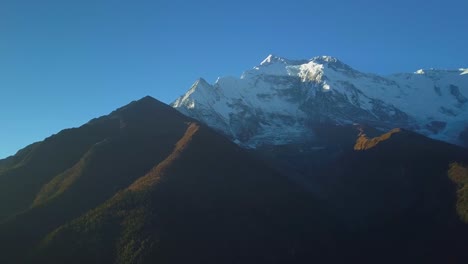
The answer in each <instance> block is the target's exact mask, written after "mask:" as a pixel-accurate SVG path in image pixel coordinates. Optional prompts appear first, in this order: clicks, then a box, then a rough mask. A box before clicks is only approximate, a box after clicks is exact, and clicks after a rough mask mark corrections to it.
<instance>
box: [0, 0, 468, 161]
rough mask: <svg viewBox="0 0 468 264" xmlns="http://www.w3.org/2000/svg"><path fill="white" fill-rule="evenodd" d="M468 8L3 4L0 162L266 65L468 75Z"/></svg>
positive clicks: (395, 3)
mask: <svg viewBox="0 0 468 264" xmlns="http://www.w3.org/2000/svg"><path fill="white" fill-rule="evenodd" d="M467 12H468V1H466V0H444V1H431V0H426V1H411V0H392V1H389V0H388V1H375V0H373V1H371V0H366V1H363V0H361V1H360V0H356V1H350V0H335V1H311V0H309V1H306V0H304V1H294V0H289V1H284V0H282V1H275V0H271V1H252V0H251V1H244V0H239V1H220V0H217V1H203V0H198V1H189V0H185V1H180V0H152V1H149V0H148V1H145V0H133V1H129V0H128V1H119V0H113V1H103V0H80V1H64V0H41V1H37V0H29V1H24V0H1V1H0V157H5V156H7V155H11V154H13V153H15V152H16V151H17V150H18V149H20V148H22V147H24V146H26V145H28V144H29V143H32V142H34V141H38V140H42V139H44V138H45V137H47V136H49V135H51V134H53V133H57V132H58V131H60V130H61V129H63V128H67V127H76V126H79V125H81V124H83V123H85V122H87V121H88V120H89V119H91V118H93V117H97V116H100V115H103V114H107V113H108V112H110V111H112V110H113V109H115V108H117V107H119V106H121V105H124V104H126V103H128V102H129V101H131V100H135V99H138V98H140V97H143V96H145V95H151V96H153V97H155V98H158V99H159V100H161V101H163V102H166V103H169V102H171V101H172V100H174V99H175V98H176V97H177V96H179V95H181V94H182V93H184V92H185V91H186V90H187V89H188V88H189V87H190V85H191V84H192V83H193V82H194V81H195V80H196V79H197V78H199V77H204V78H205V79H206V80H208V81H209V82H213V81H215V80H216V78H217V77H218V76H225V75H234V76H239V75H240V74H241V73H242V71H244V70H246V69H249V68H251V67H253V66H255V65H257V64H258V63H259V62H260V61H261V60H262V59H263V58H265V57H266V56H267V55H268V54H270V53H273V54H276V55H278V56H283V57H286V58H293V59H294V58H297V59H299V58H311V57H314V56H317V55H331V56H335V57H338V58H339V59H341V60H343V61H344V62H346V63H348V64H350V65H351V66H353V67H355V68H356V69H358V70H362V71H366V72H374V73H382V74H388V73H393V72H404V71H414V70H416V69H419V68H429V67H434V68H459V67H468V65H467V64H468V15H467Z"/></svg>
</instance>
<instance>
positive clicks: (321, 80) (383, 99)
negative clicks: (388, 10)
mask: <svg viewBox="0 0 468 264" xmlns="http://www.w3.org/2000/svg"><path fill="white" fill-rule="evenodd" d="M467 73H468V70H466V69H459V70H452V71H450V70H433V69H430V70H418V71H417V72H415V73H403V74H394V75H390V76H385V77H384V76H378V75H375V74H367V73H362V72H359V71H357V70H355V69H353V68H351V67H350V66H348V65H346V64H344V63H343V62H341V61H339V60H337V59H335V58H332V57H327V56H323V57H315V58H313V59H310V60H288V59H284V58H279V57H275V56H272V55H270V56H268V57H267V58H266V59H265V60H264V61H263V62H261V63H260V65H259V66H256V67H254V68H253V69H251V70H248V71H246V72H245V73H244V74H242V76H241V77H240V78H234V77H223V78H219V79H218V80H217V81H216V82H215V83H214V84H213V85H211V84H209V83H207V82H206V81H205V80H203V79H200V80H198V81H197V82H195V84H194V85H193V86H192V87H191V88H190V90H189V91H188V92H187V93H186V94H185V95H183V96H181V97H180V98H178V99H177V100H176V101H175V102H174V103H173V104H172V106H173V107H175V108H176V109H177V110H179V111H180V112H182V113H184V114H185V115H188V116H191V117H193V118H195V119H197V120H200V121H202V122H204V123H206V124H208V125H209V126H211V127H212V128H215V129H217V130H218V131H221V132H223V133H224V134H225V135H227V136H229V137H230V138H232V139H233V140H234V141H235V142H236V143H239V144H241V145H243V146H247V147H257V146H259V145H272V144H273V145H280V144H286V143H293V142H303V141H304V140H308V139H313V138H314V137H315V136H316V135H315V134H316V131H315V129H314V127H316V126H320V125H321V124H339V125H347V124H353V123H359V124H366V125H370V126H373V127H376V128H380V129H391V128H394V127H401V128H406V129H408V130H411V131H415V132H418V133H421V134H424V135H427V136H429V137H432V138H435V139H439V140H444V141H447V142H450V143H455V144H460V145H463V144H466V145H468V144H467V136H466V135H467V132H466V131H467V129H468V75H467Z"/></svg>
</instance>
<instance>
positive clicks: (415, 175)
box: [251, 126, 468, 263]
mask: <svg viewBox="0 0 468 264" xmlns="http://www.w3.org/2000/svg"><path fill="white" fill-rule="evenodd" d="M325 131H327V132H329V133H328V134H320V136H321V137H323V138H324V140H322V142H321V147H320V148H318V147H316V144H315V143H311V144H286V145H276V146H275V145H268V146H261V147H258V148H256V149H252V150H251V152H252V153H255V155H258V156H259V157H260V158H263V159H264V160H266V161H267V162H270V164H272V166H274V167H275V168H277V169H278V170H279V171H282V172H284V174H285V175H288V177H289V178H290V179H291V180H292V181H294V182H296V183H298V184H300V185H301V186H304V187H305V188H306V189H307V190H309V191H310V192H311V193H313V194H314V196H315V197H317V198H318V199H320V200H321V201H322V203H323V204H325V205H326V206H327V207H328V208H330V210H331V212H332V215H333V216H334V218H335V219H339V221H340V223H341V224H340V225H342V226H344V227H346V228H345V229H346V230H347V231H348V232H349V233H348V234H351V237H347V238H346V235H345V238H343V237H342V236H340V240H341V239H345V240H347V241H348V242H349V243H352V244H353V246H351V245H348V246H349V247H345V248H344V249H342V250H343V251H340V254H344V255H347V256H348V258H349V260H351V259H353V260H357V259H359V261H360V262H361V263H464V262H466V260H467V259H468V252H467V251H466V248H467V247H468V239H467V237H468V225H467V224H466V222H467V215H468V210H467V208H468V200H467V199H466V197H467V189H466V183H467V182H468V181H467V179H468V170H467V167H466V165H464V164H468V150H467V149H465V148H462V147H458V146H455V145H451V144H447V143H445V142H441V141H437V140H432V139H429V138H427V137H424V136H422V135H420V134H417V133H414V132H410V131H407V130H403V129H393V130H390V131H388V132H387V133H383V134H379V132H378V131H372V129H370V131H369V132H367V131H368V129H366V128H362V127H356V126H335V127H327V128H325ZM452 181H453V183H452ZM454 183H455V184H454ZM383 256H385V257H383Z"/></svg>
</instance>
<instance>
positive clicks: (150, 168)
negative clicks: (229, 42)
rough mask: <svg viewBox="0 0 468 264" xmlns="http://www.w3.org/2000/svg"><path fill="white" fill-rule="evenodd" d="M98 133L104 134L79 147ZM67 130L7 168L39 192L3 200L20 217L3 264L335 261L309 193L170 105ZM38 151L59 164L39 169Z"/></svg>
mask: <svg viewBox="0 0 468 264" xmlns="http://www.w3.org/2000/svg"><path fill="white" fill-rule="evenodd" d="M98 128H99V129H98ZM95 130H98V131H106V132H108V133H102V134H99V136H100V137H98V136H96V137H92V139H93V140H89V141H84V140H83V139H82V137H84V138H86V139H88V138H89V137H91V136H92V135H93V134H92V133H90V132H89V131H95ZM67 131H68V132H67ZM67 131H65V132H61V133H59V134H57V135H54V136H52V137H50V138H49V139H47V140H45V141H43V142H40V143H37V144H36V145H34V146H32V147H29V148H27V149H25V150H23V151H21V152H20V153H18V155H17V156H15V157H13V158H10V159H9V160H7V161H2V163H1V164H7V165H4V168H5V170H3V171H2V172H1V173H0V179H2V180H4V181H5V183H6V184H7V186H5V187H4V188H5V189H7V188H8V184H10V185H11V186H16V185H21V184H23V183H24V182H27V181H29V180H31V179H33V180H34V182H37V183H38V184H37V186H34V187H35V188H30V189H25V190H24V193H21V192H15V193H10V194H9V195H8V196H7V194H3V195H5V197H6V198H7V200H8V201H10V202H11V203H14V204H18V205H21V207H20V206H18V207H17V208H18V210H15V211H13V210H4V211H3V214H4V215H5V216H6V217H5V218H4V219H3V221H2V222H1V223H0V246H1V248H2V249H3V250H2V254H0V261H1V262H2V263H23V262H26V263H115V262H117V263H147V262H154V261H162V262H170V263H182V262H184V263H185V262H188V261H196V262H201V261H203V262H208V263H219V262H229V261H232V260H237V261H238V262H243V263H245V262H251V263H254V262H255V263H262V262H271V261H288V262H290V261H292V262H299V261H301V260H304V259H311V258H316V259H323V258H325V257H328V256H331V257H333V254H331V253H330V252H331V249H333V248H334V246H335V243H332V239H334V237H336V236H335V235H332V234H333V233H334V232H335V231H336V228H335V226H334V225H333V224H332V222H333V221H332V220H331V219H330V218H328V217H327V213H326V210H325V208H322V207H321V206H320V205H319V204H318V203H317V202H316V201H315V199H314V198H313V196H312V195H310V194H309V193H308V192H306V191H305V190H304V189H303V188H302V187H300V186H298V185H295V184H294V183H292V182H290V181H289V180H288V178H287V177H285V176H283V175H280V174H278V173H276V172H275V171H273V170H272V169H270V168H269V167H268V166H266V165H265V164H264V163H263V162H259V161H257V160H256V159H253V158H252V157H251V156H250V155H249V154H248V153H246V152H245V151H244V150H242V149H241V148H240V147H238V146H237V145H236V144H234V143H232V142H230V141H229V140H228V139H226V138H225V137H224V136H221V135H218V134H217V133H215V132H213V131H212V130H211V129H209V128H207V127H205V126H204V125H201V124H197V123H196V122H195V121H194V120H193V119H190V118H188V117H185V116H183V115H182V114H180V113H179V112H177V111H176V110H174V109H173V108H171V107H170V106H167V105H164V104H162V103H160V102H158V101H156V100H155V99H152V98H150V97H146V98H143V99H141V100H139V101H136V102H133V103H131V104H129V105H128V106H125V107H123V108H120V109H118V110H116V111H114V112H113V113H111V114H110V115H108V116H104V117H101V118H98V119H95V120H92V121H90V122H89V123H88V124H85V125H84V126H82V127H80V128H76V129H72V130H67ZM66 133H69V134H66ZM64 134H66V135H67V136H68V137H64V136H63V135H64ZM59 139H61V140H62V141H60V144H53V143H55V142H56V141H58V140H59ZM78 142H80V143H81V144H80V148H77V149H79V150H80V152H78V151H72V150H74V148H72V147H73V146H75V144H78ZM83 142H85V143H86V144H85V143H83ZM93 143H94V144H93ZM31 148H34V149H36V148H43V149H48V151H47V152H46V153H42V152H38V153H41V155H48V156H47V157H52V156H51V155H55V156H57V157H58V156H61V157H62V159H57V160H53V159H50V160H49V161H48V163H45V164H42V165H41V166H42V167H44V168H46V169H47V170H45V169H44V171H40V170H38V169H40V168H42V167H41V166H39V165H40V164H38V163H31V162H30V161H34V160H37V159H40V158H41V157H37V156H36V154H35V152H32V151H31V150H29V149H31ZM69 148H70V151H69ZM28 150H29V151H28ZM26 152H27V155H26V156H28V155H29V156H28V158H25V157H23V156H24V155H25V154H24V153H26ZM68 155H70V157H69V156H68ZM55 156H54V157H55ZM72 158H73V160H72ZM68 161H70V162H68ZM43 162H46V161H43ZM7 167H8V168H7ZM18 168H23V170H24V173H21V172H22V171H17V170H18ZM26 168H27V170H26ZM51 168H54V170H52V169H51ZM36 170H37V171H40V172H41V173H34V171H36ZM11 171H14V172H15V174H14V175H15V177H14V178H12V177H10V176H11V175H13V174H11ZM8 201H1V202H2V203H4V204H5V207H6V205H8ZM17 201H21V203H19V202H17ZM8 209H9V208H8Z"/></svg>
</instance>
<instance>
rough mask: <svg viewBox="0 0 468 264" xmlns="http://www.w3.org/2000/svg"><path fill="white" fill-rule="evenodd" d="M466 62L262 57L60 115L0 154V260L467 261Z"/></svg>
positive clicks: (64, 261)
mask: <svg viewBox="0 0 468 264" xmlns="http://www.w3.org/2000/svg"><path fill="white" fill-rule="evenodd" d="M463 73H465V71H464V70H460V71H436V70H430V71H424V73H423V72H422V71H419V73H415V74H402V75H395V76H391V77H388V78H384V77H378V76H376V75H371V74H363V73H359V72H357V71H355V70H353V69H351V68H350V67H349V66H347V65H345V64H343V63H341V62H339V61H338V60H336V59H334V58H331V57H317V58H314V59H312V60H305V61H291V60H286V59H282V58H278V57H274V56H269V57H268V58H267V59H266V60H265V61H264V62H262V63H261V65H260V66H258V67H255V68H254V69H253V70H250V71H247V72H246V73H244V75H243V76H242V77H241V79H236V78H220V79H219V80H218V81H217V82H216V83H215V84H214V85H209V84H207V83H206V82H205V81H203V80H199V81H198V82H197V83H196V84H195V85H194V86H193V87H192V89H191V90H190V91H189V92H188V93H187V94H186V95H185V96H183V97H181V98H179V99H178V100H176V101H175V103H174V104H173V106H174V107H175V109H174V107H171V106H169V105H165V104H163V103H161V102H159V101H157V100H156V99H154V98H152V97H149V96H148V97H144V98H142V99H140V100H138V101H134V102H131V103H130V104H128V105H126V106H123V107H121V108H119V109H117V110H115V111H113V112H112V113H110V114H109V115H106V116H103V117H99V118H96V119H93V120H91V121H89V122H88V123H86V124H84V125H82V126H81V127H78V128H72V129H65V130H63V131H61V132H60V133H58V134H56V135H52V136H50V137H49V138H46V139H45V140H43V141H41V142H37V143H34V144H32V145H30V146H28V147H26V148H24V149H22V150H20V151H19V152H18V153H17V154H16V155H14V156H11V157H9V158H7V159H3V160H0V248H1V249H2V251H1V252H2V253H1V254H0V263H349V262H351V263H466V262H467V261H468V250H466V249H467V248H468V149H467V148H464V147H463V146H461V145H463V144H464V141H463V139H464V137H463V135H464V134H463V133H464V132H463V131H464V130H465V127H466V125H467V124H466V120H467V119H463V117H464V116H465V117H466V113H467V111H466V107H467V106H466V103H465V99H464V98H465V94H466V88H467V87H468V86H467V85H466V77H465V76H466V75H463ZM436 76H438V77H436ZM407 78H408V79H407ZM405 83H406V84H405ZM408 83H412V84H413V83H414V84H418V85H415V86H409V87H408V86H407V84H408ZM427 83H428V84H431V85H432V84H434V83H435V84H437V87H439V88H437V89H436V88H434V87H435V86H434V87H430V88H431V89H432V90H431V89H429V88H428V87H426V86H425V84H427ZM423 84H424V85H423ZM408 85H409V84H408ZM454 87H456V88H454ZM391 89H396V90H395V91H394V90H391ZM437 91H439V92H437ZM419 92H421V93H427V94H426V95H421V96H422V97H424V100H422V99H419V97H417V96H416V94H417V93H419ZM433 92H434V94H432V93H433ZM404 96H405V97H404ZM431 98H432V99H431ZM435 98H440V101H436V99H435ZM384 99H385V100H384ZM410 99H411V100H413V101H411V100H410ZM429 100H433V101H429ZM404 102H407V104H405V103H404ZM410 102H412V104H409V103H410ZM420 102H424V103H425V106H424V107H423V106H420V105H419V103H420ZM425 107H426V108H425ZM423 108H424V109H426V110H423ZM441 109H448V111H452V112H453V115H452V114H448V113H449V112H447V111H444V110H441ZM177 110H178V111H177ZM182 113H183V114H182ZM431 118H432V119H431ZM416 132H419V133H416ZM421 133H422V134H421ZM427 136H430V137H432V138H429V137H427ZM433 138H437V139H444V141H448V142H451V143H457V144H458V145H456V144H451V143H447V142H444V141H440V140H435V139H433Z"/></svg>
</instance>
